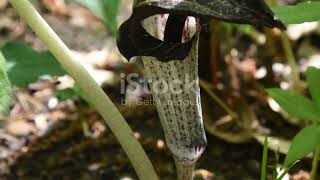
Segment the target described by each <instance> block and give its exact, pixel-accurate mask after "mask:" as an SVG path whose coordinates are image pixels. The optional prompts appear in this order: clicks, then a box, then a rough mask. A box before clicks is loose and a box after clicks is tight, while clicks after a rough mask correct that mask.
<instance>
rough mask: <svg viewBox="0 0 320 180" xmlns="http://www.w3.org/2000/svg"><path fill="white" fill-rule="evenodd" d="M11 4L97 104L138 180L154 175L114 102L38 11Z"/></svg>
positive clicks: (18, 1)
mask: <svg viewBox="0 0 320 180" xmlns="http://www.w3.org/2000/svg"><path fill="white" fill-rule="evenodd" d="M9 2H10V3H11V4H12V6H13V7H14V8H15V9H16V10H17V12H18V13H19V14H20V16H21V17H23V18H24V19H25V20H26V21H27V23H28V25H29V26H30V27H31V29H33V30H34V31H35V33H36V34H37V35H38V37H39V38H40V39H41V40H42V41H43V42H44V44H45V45H46V46H47V47H48V49H49V50H50V51H51V52H52V54H53V55H54V56H55V57H56V58H57V60H58V61H59V62H60V63H61V65H62V66H63V68H64V69H65V70H66V71H67V72H68V73H69V74H70V76H72V77H73V78H74V80H75V81H76V82H77V84H79V86H80V87H81V88H82V90H83V91H84V92H85V93H86V94H87V95H88V96H89V97H90V100H91V101H92V104H93V105H94V106H95V107H96V108H97V110H98V112H99V113H100V114H101V115H102V117H103V119H104V120H105V122H106V123H107V124H108V126H109V127H110V129H111V130H112V132H113V133H114V135H115V137H116V138H117V140H118V141H119V143H120V144H121V146H122V148H123V150H124V151H125V152H126V154H127V155H128V157H129V159H130V161H131V163H132V165H133V167H134V168H135V170H136V172H137V174H138V176H139V177H140V179H142V180H155V179H158V177H157V175H156V173H155V171H154V169H153V167H152V164H151V162H150V160H149V158H148V157H147V155H146V154H145V152H144V150H143V148H142V146H141V144H140V143H139V142H138V140H137V139H136V138H134V136H133V132H132V130H131V128H130V127H129V125H128V124H127V123H126V121H125V119H124V118H123V116H122V115H121V114H120V112H119V111H118V109H117V108H116V106H115V105H114V104H113V103H112V101H111V100H110V99H109V97H108V96H107V95H106V94H105V93H104V92H103V90H102V89H101V88H100V86H99V85H98V84H97V83H96V81H95V80H94V79H93V78H92V77H91V76H90V74H89V73H88V72H87V71H86V70H85V68H84V67H83V66H82V65H81V64H80V63H78V62H77V61H76V60H75V58H74V57H73V56H72V54H71V52H70V50H69V49H68V47H67V46H66V45H65V44H64V43H63V42H62V40H61V39H60V38H59V37H58V36H57V35H56V33H55V32H54V31H53V30H52V29H51V27H50V26H49V25H48V24H47V22H46V21H45V20H44V19H43V18H42V17H41V15H40V14H39V13H38V12H37V11H36V10H35V9H34V8H33V6H32V5H31V4H30V2H29V1H27V0H9Z"/></svg>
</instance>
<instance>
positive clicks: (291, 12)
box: [272, 1, 320, 24]
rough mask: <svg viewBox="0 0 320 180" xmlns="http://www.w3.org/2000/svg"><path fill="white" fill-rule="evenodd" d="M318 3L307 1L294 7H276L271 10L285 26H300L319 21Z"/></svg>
mask: <svg viewBox="0 0 320 180" xmlns="http://www.w3.org/2000/svg"><path fill="white" fill-rule="evenodd" d="M319 9H320V2H319V1H307V2H303V3H299V4H296V5H288V6H276V7H273V8H272V10H273V11H274V12H275V14H276V15H277V16H278V17H279V18H280V19H281V21H282V22H284V23H285V24H300V23H304V22H312V21H319V20H320V11H319Z"/></svg>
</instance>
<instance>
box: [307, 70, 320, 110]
mask: <svg viewBox="0 0 320 180" xmlns="http://www.w3.org/2000/svg"><path fill="white" fill-rule="evenodd" d="M307 82H308V86H309V91H310V94H311V96H312V99H313V100H314V101H315V103H316V104H317V107H318V111H319V112H320V83H319V82H320V69H317V68H315V67H309V68H308V70H307Z"/></svg>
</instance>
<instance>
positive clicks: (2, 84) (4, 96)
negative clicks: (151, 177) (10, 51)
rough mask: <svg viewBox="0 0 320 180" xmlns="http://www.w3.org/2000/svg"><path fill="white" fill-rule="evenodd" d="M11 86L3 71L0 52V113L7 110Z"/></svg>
mask: <svg viewBox="0 0 320 180" xmlns="http://www.w3.org/2000/svg"><path fill="white" fill-rule="evenodd" d="M10 97H11V84H10V81H9V79H8V76H7V73H6V70H5V59H4V57H3V55H2V53H1V51H0V113H5V112H7V111H8V109H9V103H10Z"/></svg>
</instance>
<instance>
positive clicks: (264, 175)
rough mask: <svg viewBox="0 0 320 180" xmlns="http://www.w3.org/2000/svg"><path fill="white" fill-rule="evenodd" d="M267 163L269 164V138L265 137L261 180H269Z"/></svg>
mask: <svg viewBox="0 0 320 180" xmlns="http://www.w3.org/2000/svg"><path fill="white" fill-rule="evenodd" d="M267 163H268V137H265V139H264V144H263V153H262V165H261V180H266V179H267Z"/></svg>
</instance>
